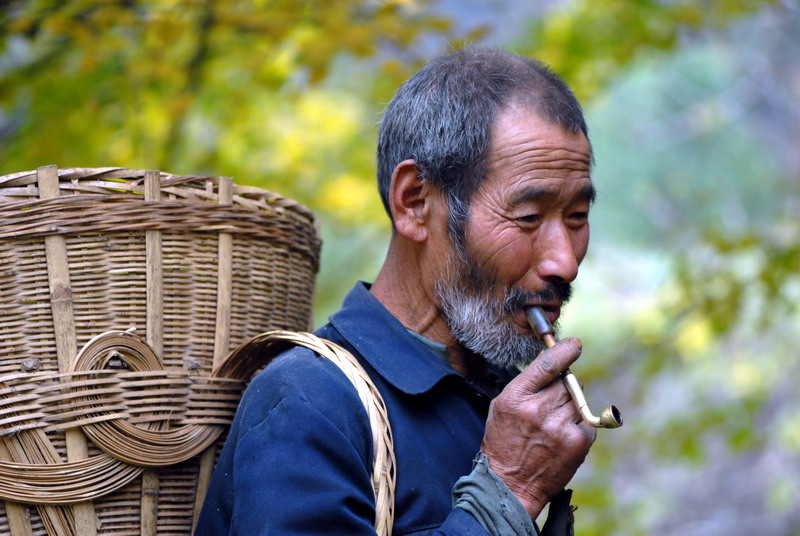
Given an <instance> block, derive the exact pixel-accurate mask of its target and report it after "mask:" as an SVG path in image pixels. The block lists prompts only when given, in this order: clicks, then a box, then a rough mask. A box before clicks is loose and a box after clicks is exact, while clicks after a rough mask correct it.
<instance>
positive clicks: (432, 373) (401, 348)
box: [330, 282, 461, 395]
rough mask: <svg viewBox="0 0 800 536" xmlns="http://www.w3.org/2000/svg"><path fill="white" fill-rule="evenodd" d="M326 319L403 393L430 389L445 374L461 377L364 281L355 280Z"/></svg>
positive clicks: (411, 393) (422, 391)
mask: <svg viewBox="0 0 800 536" xmlns="http://www.w3.org/2000/svg"><path fill="white" fill-rule="evenodd" d="M330 323H331V325H332V326H333V327H334V328H335V329H336V330H337V331H338V332H339V334H340V335H341V336H342V337H343V338H344V339H345V340H346V341H347V342H348V343H350V344H351V345H352V346H353V347H354V348H355V349H356V350H357V351H358V352H359V353H360V354H361V355H362V356H363V358H364V360H365V361H367V363H369V364H370V365H371V366H372V368H374V369H375V371H376V372H377V373H378V374H380V375H381V376H382V377H383V378H384V379H385V380H386V381H387V382H389V383H390V384H391V385H392V386H394V387H395V388H397V389H399V390H400V391H402V392H404V393H406V394H410V395H417V394H422V393H425V392H427V391H430V390H431V389H432V388H433V387H434V385H436V384H437V383H438V382H439V381H440V380H442V379H443V378H445V377H447V376H455V377H461V375H460V374H458V373H457V372H456V371H454V370H453V369H451V368H450V367H448V366H447V365H445V364H444V363H442V362H441V360H440V359H439V358H438V357H437V356H436V355H435V354H434V353H433V352H432V351H431V350H430V349H428V348H426V347H425V345H424V344H423V343H422V342H420V341H419V340H417V339H416V338H415V337H413V336H412V335H411V334H410V333H409V332H408V330H407V329H406V328H405V326H403V325H402V324H401V323H400V321H398V320H397V319H396V318H395V317H394V315H392V314H391V313H390V312H389V311H388V310H387V309H386V308H385V307H384V306H383V304H381V303H380V302H379V301H378V300H377V299H376V298H375V297H374V296H373V295H372V294H371V293H370V292H369V285H368V284H367V283H364V282H359V283H357V284H356V286H355V287H354V288H353V289H352V290H351V291H350V292H349V293H348V295H347V297H346V298H345V300H344V304H343V306H342V308H341V310H339V312H337V313H336V314H334V315H333V316H331V318H330Z"/></svg>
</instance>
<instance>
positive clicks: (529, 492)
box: [481, 453, 550, 520]
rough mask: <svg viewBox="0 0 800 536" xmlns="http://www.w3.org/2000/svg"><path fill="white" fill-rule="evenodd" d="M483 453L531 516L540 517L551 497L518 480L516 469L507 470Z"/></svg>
mask: <svg viewBox="0 0 800 536" xmlns="http://www.w3.org/2000/svg"><path fill="white" fill-rule="evenodd" d="M481 454H482V455H483V456H484V457H485V458H486V462H487V464H488V467H489V469H490V470H491V471H492V473H493V474H494V475H495V478H498V479H499V480H501V481H502V482H503V483H505V485H506V486H507V487H508V489H509V490H510V491H511V493H513V494H514V496H515V497H516V498H517V500H519V502H520V504H522V506H523V507H524V508H525V510H526V511H527V512H528V515H529V516H530V518H531V519H533V520H535V519H536V518H537V517H539V514H541V513H542V510H544V507H545V506H546V505H547V503H548V502H549V501H550V498H549V497H547V496H546V495H545V494H544V493H542V492H540V491H539V490H538V489H537V488H535V487H534V486H531V484H530V482H528V481H526V482H518V481H517V480H516V479H515V478H514V477H513V473H514V471H508V470H505V468H504V467H501V466H498V465H497V464H496V462H494V461H493V460H492V459H491V458H489V457H488V456H486V454H483V453H481ZM501 475H503V476H501Z"/></svg>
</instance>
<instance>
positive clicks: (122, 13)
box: [0, 0, 800, 536]
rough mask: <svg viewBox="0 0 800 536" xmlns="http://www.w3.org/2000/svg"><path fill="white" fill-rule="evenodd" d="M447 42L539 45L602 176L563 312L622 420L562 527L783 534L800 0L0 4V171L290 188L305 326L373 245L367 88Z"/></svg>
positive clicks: (601, 399)
mask: <svg viewBox="0 0 800 536" xmlns="http://www.w3.org/2000/svg"><path fill="white" fill-rule="evenodd" d="M465 43H477V44H481V45H487V46H499V47H505V48H508V49H510V50H514V51H516V52H520V53H523V54H529V55H532V56H534V57H538V58H540V59H542V60H544V61H546V62H548V63H550V64H551V65H552V66H553V68H554V69H555V70H556V72H558V73H560V74H561V75H562V76H564V77H565V78H566V80H567V81H568V82H569V83H570V84H571V85H572V86H573V87H574V89H575V91H576V93H577V94H578V95H579V97H580V98H581V100H582V102H583V103H584V107H585V111H586V114H587V119H588V122H589V126H590V130H591V133H592V140H593V143H594V146H595V151H596V160H597V164H596V168H595V174H594V179H595V182H596V184H597V187H598V190H599V192H600V195H599V198H598V202H597V204H596V206H595V210H594V211H593V215H592V225H593V242H592V247H591V248H590V254H589V256H588V257H587V259H586V261H585V263H584V265H583V267H582V273H581V276H580V278H579V280H578V283H577V285H576V286H577V288H576V295H575V297H574V299H573V302H572V304H571V305H570V307H569V309H568V311H567V312H566V314H565V318H564V320H563V322H562V325H563V328H562V329H563V332H564V333H568V334H570V335H576V336H579V337H581V338H582V339H583V341H584V346H585V348H586V349H587V351H586V352H585V354H584V357H583V359H582V360H581V362H580V363H579V366H578V367H576V372H577V373H578V375H579V376H580V377H581V379H582V380H583V381H584V382H585V383H586V384H587V390H588V394H589V399H590V400H592V401H594V403H595V404H597V406H598V407H599V406H601V405H602V404H604V403H605V402H606V401H611V400H613V401H614V402H615V403H616V404H617V405H618V406H619V407H620V408H621V409H622V410H623V412H624V414H625V418H626V425H625V427H623V428H621V429H620V430H618V431H614V432H602V431H601V432H600V434H599V439H598V441H597V443H596V444H595V446H594V448H593V450H592V453H591V454H590V457H589V459H588V460H587V462H586V464H585V465H584V466H583V467H582V468H581V470H580V471H579V473H578V475H577V477H576V479H575V481H574V482H573V487H574V488H575V493H576V494H575V500H576V502H577V503H578V504H579V505H580V510H579V511H578V513H577V523H578V526H577V529H578V533H579V534H583V535H612V534H613V535H617V534H619V535H650V534H658V535H678V534H681V535H684V536H685V535H698V536H700V535H703V536H709V535H710V536H714V535H720V536H721V535H728V534H740V533H758V534H761V535H764V536H769V535H774V536H785V535H800V414H798V411H797V410H798V409H800V390H799V389H798V381H797V379H796V378H797V377H798V376H800V355H799V352H798V347H799V346H800V344H799V343H800V329H798V326H800V323H798V320H799V319H800V312H799V311H798V305H797V304H798V302H800V224H799V223H798V221H799V220H798V217H799V216H800V187H799V186H798V183H799V182H800V150H799V149H798V148H799V147H800V146H799V145H798V140H799V139H800V7H798V5H797V3H796V2H795V1H793V0H783V1H777V0H775V1H769V0H691V1H690V0H636V1H623V0H607V1H603V2H597V1H595V2H592V1H590V0H561V1H558V0H540V1H538V2H536V1H530V0H483V1H479V0H393V1H391V0H337V1H336V2H326V1H314V0H307V1H291V0H261V1H258V0H253V1H247V2H245V1H241V0H183V1H179V0H161V1H156V0H66V1H56V0H29V1H22V0H17V1H14V0H11V1H8V0H5V1H0V174H5V173H12V172H17V171H22V170H27V169H34V168H36V167H38V166H41V165H47V164H57V165H58V166H59V167H73V166H75V167H95V166H112V165H114V166H126V167H134V168H148V169H149V168H158V169H162V170H165V171H169V172H172V173H178V174H211V175H225V176H232V177H234V178H235V179H236V181H237V182H240V183H245V184H252V185H256V186H260V187H263V188H267V189H271V190H274V191H277V192H280V193H282V194H284V195H287V196H290V197H293V198H296V199H298V200H300V201H302V202H303V203H305V204H306V205H308V206H309V207H311V208H312V209H313V210H314V212H315V213H316V214H317V215H318V218H319V226H320V232H321V234H322V236H323V240H324V246H323V259H322V268H321V272H320V275H319V279H318V290H317V299H316V313H315V323H316V325H319V324H321V323H323V322H324V321H325V318H326V317H327V315H328V314H330V313H331V312H333V311H335V310H336V308H337V307H338V304H339V301H340V300H341V298H342V296H343V295H344V293H345V292H346V291H347V290H349V288H350V287H351V286H352V284H353V282H354V280H356V279H365V280H370V279H372V278H373V277H374V275H375V274H376V271H377V269H378V267H379V266H380V263H381V262H382V260H383V254H384V251H385V245H386V242H387V238H388V232H389V231H388V225H387V222H386V219H385V217H384V215H383V212H382V207H381V205H380V201H379V199H378V196H377V193H376V192H375V187H374V156H373V153H374V144H375V135H376V126H377V122H378V120H379V118H380V113H381V110H382V108H383V107H384V106H385V104H386V103H387V102H388V100H389V99H390V98H391V95H392V93H393V91H394V90H395V89H396V88H397V87H398V85H399V84H400V83H401V82H402V81H403V80H404V79H405V78H406V77H407V76H409V75H410V74H411V73H412V72H413V71H414V70H415V69H416V68H417V67H419V66H420V65H421V64H422V63H423V62H424V61H425V60H426V59H428V58H430V57H431V56H433V55H435V54H436V53H438V52H440V51H442V50H446V49H448V48H452V47H459V46H462V45H463V44H465Z"/></svg>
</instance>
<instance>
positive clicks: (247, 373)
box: [0, 166, 319, 536]
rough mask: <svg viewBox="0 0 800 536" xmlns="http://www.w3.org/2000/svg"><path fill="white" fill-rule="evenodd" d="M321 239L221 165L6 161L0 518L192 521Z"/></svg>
mask: <svg viewBox="0 0 800 536" xmlns="http://www.w3.org/2000/svg"><path fill="white" fill-rule="evenodd" d="M318 258H319V240H318V238H317V235H316V232H315V230H314V227H313V218H312V215H311V213H310V212H309V211H308V210H307V209H305V208H304V207H302V206H301V205H299V204H298V203H296V202H294V201H291V200H288V199H285V198H283V197H281V196H279V195H276V194H273V193H271V192H266V191H264V190H260V189H256V188H248V187H242V186H237V185H233V184H232V182H231V180H230V179H226V178H212V177H194V176H192V177H182V176H175V175H169V174H165V173H160V172H158V171H138V170H129V169H121V168H100V169H62V170H58V169H56V167H55V166H48V167H43V168H39V169H38V170H36V171H32V172H24V173H16V174H13V175H7V176H2V177H0V438H2V441H0V499H2V501H0V534H9V533H10V534H12V535H14V536H18V535H26V534H57V535H60V536H61V535H71V534H75V535H80V536H87V535H88V536H91V535H94V534H113V535H121V534H143V535H152V534H189V533H191V531H192V526H193V522H194V520H195V519H196V514H197V512H198V510H199V508H198V504H201V502H202V499H203V497H204V494H205V489H206V486H207V484H208V478H209V476H210V473H211V470H212V468H213V464H214V460H215V457H216V455H217V453H218V449H219V447H220V445H221V443H222V439H223V436H224V432H225V430H226V429H227V425H228V424H229V423H230V421H231V419H232V416H233V413H234V412H235V409H236V406H237V404H238V401H239V397H240V395H241V391H242V389H243V387H244V384H245V382H246V381H247V380H248V379H249V378H250V377H251V376H252V374H253V373H254V372H255V371H256V370H257V369H258V368H259V367H260V366H261V363H258V362H257V361H255V360H254V361H253V362H252V363H241V362H240V363H232V362H230V360H227V359H226V357H227V356H228V354H229V351H230V350H232V349H234V348H235V347H236V346H237V345H239V344H240V343H241V342H243V341H246V340H248V339H250V338H252V337H254V336H256V335H258V334H260V333H262V332H264V331H268V330H273V329H288V330H304V329H307V328H308V326H309V322H310V313H311V301H312V289H313V284H314V276H315V274H316V270H317V266H318Z"/></svg>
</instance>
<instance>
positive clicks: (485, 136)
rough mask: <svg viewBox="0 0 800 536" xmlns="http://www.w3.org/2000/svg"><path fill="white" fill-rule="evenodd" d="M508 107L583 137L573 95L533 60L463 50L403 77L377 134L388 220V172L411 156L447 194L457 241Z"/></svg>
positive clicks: (581, 119) (381, 189)
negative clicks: (494, 131) (497, 126)
mask: <svg viewBox="0 0 800 536" xmlns="http://www.w3.org/2000/svg"><path fill="white" fill-rule="evenodd" d="M514 103H523V104H525V105H527V106H530V107H531V109H532V110H534V111H536V112H537V113H539V114H540V115H541V117H542V118H543V119H546V120H550V121H553V122H554V123H556V124H558V125H560V126H561V127H563V128H564V129H565V130H566V131H568V132H572V133H577V132H579V131H580V132H583V134H584V135H585V136H586V139H587V140H588V139H589V133H588V128H587V126H586V122H585V120H584V117H583V112H582V110H581V106H580V104H579V103H578V100H577V99H576V98H575V96H574V95H573V93H572V91H570V89H569V87H568V86H567V84H566V83H565V82H564V81H563V80H562V79H561V78H559V76H558V75H556V74H555V73H554V72H553V71H551V70H550V69H549V68H548V67H547V66H546V65H544V64H543V63H541V62H538V61H536V60H533V59H530V58H525V57H522V56H518V55H516V54H512V53H510V52H504V51H501V50H492V49H481V48H466V49H462V50H457V51H455V52H450V53H448V54H444V55H442V56H439V57H438V58H436V59H434V60H433V61H431V62H430V63H428V64H427V65H426V66H424V67H423V68H422V69H420V70H419V71H417V73H416V74H414V76H412V77H411V78H409V79H408V80H407V81H406V82H405V83H404V84H403V85H402V86H401V87H400V89H399V90H398V91H397V93H395V95H394V97H393V98H392V100H391V102H389V105H388V106H387V108H386V111H385V112H384V114H383V118H382V119H381V123H380V129H379V131H378V150H377V163H378V190H379V192H380V195H381V199H382V201H383V204H384V207H385V208H386V212H387V213H388V214H389V217H390V218H391V217H392V214H391V211H390V209H389V186H390V183H391V180H392V173H393V172H394V169H395V167H396V166H397V165H398V164H399V163H400V162H402V161H403V160H407V159H413V160H414V161H415V162H416V165H417V168H418V170H419V172H420V174H421V175H422V176H423V177H424V178H425V179H426V180H428V181H430V182H431V183H432V184H433V185H435V186H436V187H438V188H440V189H441V190H442V191H443V192H444V193H445V195H446V198H447V201H448V215H449V217H448V220H449V231H450V234H451V237H452V238H453V239H454V240H455V241H456V243H461V242H462V238H463V230H464V225H465V222H466V220H467V216H468V213H469V202H470V198H471V197H472V194H473V193H474V192H475V191H476V190H477V189H478V187H479V186H480V184H481V183H482V182H483V180H484V178H485V176H486V166H485V160H486V157H487V153H488V151H489V145H490V141H491V140H490V135H491V129H492V125H493V124H494V122H495V120H496V119H497V116H498V115H499V113H500V112H501V111H502V110H503V109H505V108H507V107H509V106H511V105H512V104H514Z"/></svg>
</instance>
